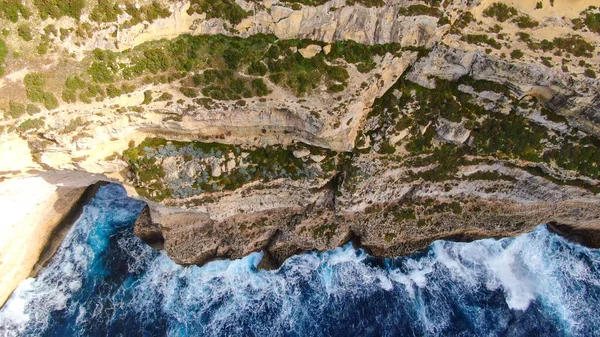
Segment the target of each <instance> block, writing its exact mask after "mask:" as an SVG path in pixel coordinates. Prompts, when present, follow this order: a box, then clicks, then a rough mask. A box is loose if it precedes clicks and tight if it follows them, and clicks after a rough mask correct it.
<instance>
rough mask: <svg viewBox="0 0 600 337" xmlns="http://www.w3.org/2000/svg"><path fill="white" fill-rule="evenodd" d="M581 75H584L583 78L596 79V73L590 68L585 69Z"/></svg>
mask: <svg viewBox="0 0 600 337" xmlns="http://www.w3.org/2000/svg"><path fill="white" fill-rule="evenodd" d="M583 74H584V75H585V76H587V77H589V78H596V72H595V71H593V70H592V69H590V68H587V69H586V70H585V71H584V72H583Z"/></svg>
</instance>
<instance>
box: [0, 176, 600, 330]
mask: <svg viewBox="0 0 600 337" xmlns="http://www.w3.org/2000/svg"><path fill="white" fill-rule="evenodd" d="M142 207H143V204H142V203H141V202H140V201H136V200H134V199H130V198H128V197H127V196H126V194H125V191H124V190H123V188H122V187H121V186H119V185H108V186H105V187H102V188H101V189H100V191H99V192H98V194H97V195H96V197H95V198H94V199H93V200H92V201H91V202H90V204H89V205H87V206H86V207H85V210H84V212H83V214H82V216H81V218H80V219H79V220H78V221H77V223H76V224H75V225H74V226H73V228H72V229H71V231H70V233H69V234H68V236H67V237H66V239H65V240H64V242H63V244H62V245H61V247H60V248H59V250H58V251H57V253H56V255H55V256H54V258H53V259H52V260H51V261H50V263H49V264H48V266H47V267H45V268H44V269H43V270H42V271H41V272H40V273H39V275H38V277H37V278H36V279H27V280H25V281H24V282H23V283H21V285H20V286H19V287H18V288H17V290H16V291H15V292H14V293H13V295H12V297H11V298H10V299H9V301H8V302H7V303H6V305H5V306H4V307H3V308H2V310H1V311H0V335H5V336H163V335H167V336H423V335H428V336H559V335H560V336H600V330H599V329H600V328H599V327H598V324H597V323H598V322H600V310H598V308H600V251H598V250H592V249H588V248H586V247H582V246H580V245H577V244H573V243H569V242H567V241H565V240H564V239H563V238H562V237H559V236H557V235H555V234H553V233H550V232H549V231H548V230H547V228H546V227H545V226H540V227H538V228H537V229H536V230H535V231H534V232H532V233H530V234H527V235H522V236H519V237H516V238H509V239H503V240H492V239H489V240H480V241H475V242H471V243H456V242H447V241H436V242H434V243H433V244H432V245H431V246H430V247H429V249H427V250H426V251H425V252H421V253H417V254H414V255H411V256H408V257H398V258H394V259H384V260H382V259H375V258H372V257H370V256H369V255H368V254H366V253H365V252H363V251H362V250H355V249H353V248H352V246H350V245H348V246H344V247H342V248H338V249H335V250H332V251H328V252H325V253H305V254H302V255H298V256H294V257H292V258H290V259H288V260H287V261H286V262H285V263H284V264H283V266H282V267H281V268H280V269H279V270H277V271H263V270H261V271H259V270H257V268H256V266H257V265H258V263H259V262H260V260H261V258H262V255H261V254H260V253H254V254H251V255H249V256H247V257H245V258H243V259H240V260H233V261H215V262H211V263H209V264H207V265H205V266H203V267H182V266H178V265H176V264H174V263H173V262H172V261H171V260H170V259H169V258H168V257H167V256H166V255H165V253H164V252H156V251H154V250H152V249H151V248H149V247H148V246H146V245H145V244H144V243H142V242H141V241H140V240H139V239H137V238H136V237H134V235H133V233H132V230H131V227H132V224H133V222H134V221H135V218H136V217H137V215H138V214H139V212H140V211H141V209H142Z"/></svg>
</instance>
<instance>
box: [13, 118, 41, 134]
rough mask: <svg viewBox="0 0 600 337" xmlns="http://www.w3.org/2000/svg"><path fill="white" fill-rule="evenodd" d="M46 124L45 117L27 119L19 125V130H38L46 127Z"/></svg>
mask: <svg viewBox="0 0 600 337" xmlns="http://www.w3.org/2000/svg"><path fill="white" fill-rule="evenodd" d="M45 124H46V123H45V122H44V119H43V118H35V119H27V120H25V121H24V122H23V123H21V124H19V126H17V131H19V132H27V131H29V130H37V129H39V128H42V127H44V125H45Z"/></svg>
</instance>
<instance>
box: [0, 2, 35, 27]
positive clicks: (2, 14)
mask: <svg viewBox="0 0 600 337" xmlns="http://www.w3.org/2000/svg"><path fill="white" fill-rule="evenodd" d="M19 14H21V16H22V17H23V18H24V19H28V18H29V17H30V16H31V11H30V10H29V9H28V8H27V6H25V4H23V2H22V0H0V18H5V19H7V20H9V21H12V22H17V21H18V20H19Z"/></svg>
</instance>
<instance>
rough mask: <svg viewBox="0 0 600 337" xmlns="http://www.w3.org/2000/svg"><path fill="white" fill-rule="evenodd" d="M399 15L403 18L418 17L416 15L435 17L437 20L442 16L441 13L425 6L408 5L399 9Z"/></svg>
mask: <svg viewBox="0 0 600 337" xmlns="http://www.w3.org/2000/svg"><path fill="white" fill-rule="evenodd" d="M399 13H400V14H401V15H404V16H418V15H427V16H435V17H437V18H441V17H442V16H443V14H444V13H443V12H442V11H441V10H439V9H437V8H434V7H429V6H425V5H420V4H419V5H410V6H408V7H403V8H400V11H399Z"/></svg>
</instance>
